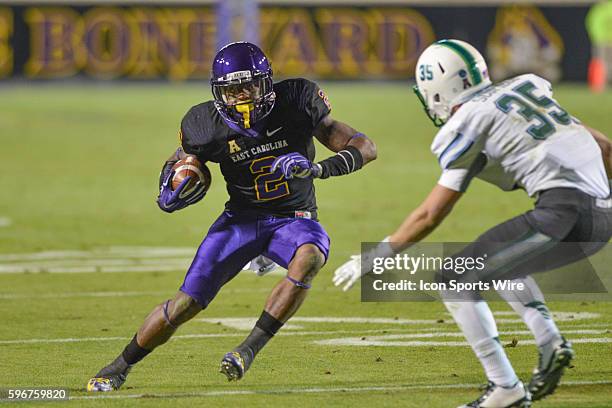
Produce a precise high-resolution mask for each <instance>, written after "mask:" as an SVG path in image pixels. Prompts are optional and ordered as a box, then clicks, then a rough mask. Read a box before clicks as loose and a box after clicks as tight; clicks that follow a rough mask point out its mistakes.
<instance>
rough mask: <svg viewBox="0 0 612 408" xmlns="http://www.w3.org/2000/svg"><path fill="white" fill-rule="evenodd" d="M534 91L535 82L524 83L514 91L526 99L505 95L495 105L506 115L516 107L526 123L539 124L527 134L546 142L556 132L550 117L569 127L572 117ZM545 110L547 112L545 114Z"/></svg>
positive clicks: (532, 127) (547, 98)
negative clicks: (536, 94)
mask: <svg viewBox="0 0 612 408" xmlns="http://www.w3.org/2000/svg"><path fill="white" fill-rule="evenodd" d="M534 89H536V86H535V85H534V84H533V82H531V81H526V82H523V83H521V84H520V85H518V86H517V87H515V88H513V89H512V90H513V91H514V92H516V93H518V94H519V95H520V96H522V97H523V98H525V99H523V98H519V97H518V96H516V95H511V94H503V95H502V96H501V97H500V98H499V99H497V100H496V101H495V105H496V106H497V108H498V109H499V110H501V111H502V112H504V113H509V112H510V111H511V110H512V105H514V106H515V107H516V108H517V109H518V110H517V113H518V114H519V115H521V116H522V117H523V118H524V119H525V120H526V121H528V122H532V121H536V122H537V123H535V124H533V125H531V126H529V127H528V128H527V133H529V134H530V135H531V137H533V138H534V139H538V140H544V139H546V138H547V137H548V136H550V135H552V134H553V133H554V132H555V125H554V124H553V123H552V122H551V121H550V119H549V116H550V117H552V118H553V119H554V121H555V122H557V123H558V124H560V125H569V124H570V123H571V121H572V120H571V117H570V115H569V114H568V113H567V112H566V111H565V110H563V109H562V108H561V107H560V106H559V105H557V104H556V103H555V101H553V100H552V99H550V98H549V97H547V96H535V95H534V94H533V90H534ZM542 108H544V109H542ZM551 108H552V109H551ZM544 110H545V111H546V112H543V111H544Z"/></svg>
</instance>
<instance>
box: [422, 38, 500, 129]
mask: <svg viewBox="0 0 612 408" xmlns="http://www.w3.org/2000/svg"><path fill="white" fill-rule="evenodd" d="M415 77H416V83H417V84H416V86H415V87H414V92H415V93H416V94H417V96H418V98H419V100H420V101H421V103H422V104H423V106H424V107H425V112H427V116H429V118H430V119H431V120H432V121H433V123H434V125H436V126H438V127H439V126H442V125H443V124H444V123H446V121H447V120H448V118H449V117H450V116H451V114H452V113H453V111H452V109H453V107H455V106H457V105H459V104H461V103H464V102H466V101H467V100H468V99H470V97H471V96H472V95H474V94H475V93H476V92H478V91H480V90H482V89H484V88H486V87H487V86H489V85H491V79H490V78H489V70H488V68H487V63H486V62H485V60H484V58H483V57H482V55H481V54H480V53H479V52H478V50H477V49H476V48H474V47H473V46H471V45H470V44H468V43H466V42H465V41H460V40H441V41H437V42H435V43H433V44H432V45H430V46H429V47H427V48H426V49H425V51H423V53H422V54H421V56H420V57H419V60H418V61H417V64H416V73H415Z"/></svg>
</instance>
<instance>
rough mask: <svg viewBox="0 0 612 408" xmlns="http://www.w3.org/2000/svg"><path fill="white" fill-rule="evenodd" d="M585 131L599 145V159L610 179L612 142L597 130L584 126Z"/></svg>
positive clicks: (611, 176)
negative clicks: (600, 158)
mask: <svg viewBox="0 0 612 408" xmlns="http://www.w3.org/2000/svg"><path fill="white" fill-rule="evenodd" d="M584 127H585V128H586V130H588V131H589V133H590V134H591V135H592V136H593V139H595V141H596V142H597V144H598V145H599V148H600V149H601V157H602V159H603V162H604V166H605V167H606V173H607V174H608V178H609V179H612V142H611V141H610V139H608V137H607V136H606V135H604V134H603V133H601V132H600V131H599V130H597V129H593V128H591V127H589V126H586V125H584Z"/></svg>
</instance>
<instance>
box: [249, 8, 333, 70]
mask: <svg viewBox="0 0 612 408" xmlns="http://www.w3.org/2000/svg"><path fill="white" fill-rule="evenodd" d="M260 21H261V22H262V26H263V27H267V28H270V27H274V34H273V35H266V36H262V38H265V39H266V41H267V42H266V43H264V44H268V45H269V44H271V43H272V42H273V44H274V47H269V46H265V47H264V48H265V49H271V50H272V51H271V53H270V58H271V59H272V61H274V69H275V71H276V72H278V73H280V74H281V75H284V76H293V75H300V74H304V72H305V71H306V72H316V73H317V75H325V74H329V73H330V71H331V69H332V66H331V64H330V63H329V61H328V60H327V57H326V56H325V51H324V50H323V46H322V44H321V41H320V39H319V37H318V36H317V32H316V30H315V27H314V23H313V21H312V18H311V17H310V14H309V13H308V12H307V11H306V10H304V9H265V10H263V11H262V12H261V15H260ZM270 31H271V30H270ZM266 34H270V32H269V31H268V33H266Z"/></svg>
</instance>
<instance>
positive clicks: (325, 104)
mask: <svg viewBox="0 0 612 408" xmlns="http://www.w3.org/2000/svg"><path fill="white" fill-rule="evenodd" d="M300 88H301V89H300V91H299V96H298V100H297V103H298V106H299V108H300V110H301V111H303V112H304V113H305V114H306V116H307V117H308V120H309V121H310V123H311V125H312V128H313V129H314V128H315V127H316V126H317V125H318V124H319V122H321V120H322V119H323V118H324V117H326V116H327V115H329V114H330V112H331V104H330V103H329V99H328V98H327V95H326V94H325V92H324V91H323V90H322V89H321V88H319V86H318V85H317V84H316V83H314V82H312V81H309V80H307V79H301V80H300Z"/></svg>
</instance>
